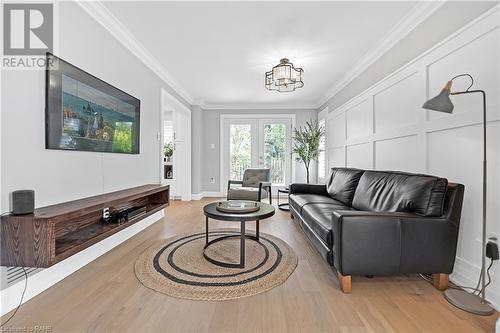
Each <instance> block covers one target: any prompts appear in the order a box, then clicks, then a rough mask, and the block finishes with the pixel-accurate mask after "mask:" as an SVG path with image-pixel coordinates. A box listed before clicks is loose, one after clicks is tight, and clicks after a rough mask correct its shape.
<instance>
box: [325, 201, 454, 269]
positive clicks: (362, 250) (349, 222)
mask: <svg viewBox="0 0 500 333" xmlns="http://www.w3.org/2000/svg"><path fill="white" fill-rule="evenodd" d="M332 229H333V236H334V242H333V244H334V245H333V253H334V265H335V267H336V268H337V269H338V270H339V272H340V273H341V274H343V275H352V274H373V275H382V274H398V273H400V274H406V273H446V274H448V273H451V271H452V270H453V264H454V261H455V253H456V245H457V237H458V227H457V226H456V225H455V224H454V223H453V222H452V221H450V220H448V219H446V218H441V217H439V218H435V217H422V216H419V215H416V214H411V213H403V212H396V213H391V212H369V211H334V212H333V216H332Z"/></svg>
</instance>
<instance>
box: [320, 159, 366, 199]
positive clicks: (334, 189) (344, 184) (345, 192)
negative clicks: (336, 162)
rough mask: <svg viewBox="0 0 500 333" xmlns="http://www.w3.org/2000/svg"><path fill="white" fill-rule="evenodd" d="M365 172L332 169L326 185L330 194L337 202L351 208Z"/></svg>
mask: <svg viewBox="0 0 500 333" xmlns="http://www.w3.org/2000/svg"><path fill="white" fill-rule="evenodd" d="M364 172H365V171H364V170H359V169H350V168H332V172H331V173H330V177H329V178H328V182H327V184H326V190H327V192H328V194H329V195H330V196H331V197H332V198H333V199H335V200H338V201H340V202H342V203H343V204H346V205H348V206H350V205H351V204H352V199H353V198H354V193H355V192H356V187H358V182H359V179H360V178H361V176H362V175H363V173H364Z"/></svg>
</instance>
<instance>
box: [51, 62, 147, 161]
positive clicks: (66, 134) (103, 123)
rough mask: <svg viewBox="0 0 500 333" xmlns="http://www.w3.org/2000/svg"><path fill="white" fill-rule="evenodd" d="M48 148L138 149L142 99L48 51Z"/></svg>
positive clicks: (131, 150)
mask: <svg viewBox="0 0 500 333" xmlns="http://www.w3.org/2000/svg"><path fill="white" fill-rule="evenodd" d="M45 109H46V110H45V126H46V128H45V146H46V148H47V149H63V150H83V151H95V152H106V153H123V154H138V153H139V138H140V136H139V129H140V100H138V99H137V98H135V97H133V96H131V95H129V94H127V93H125V92H123V91H122V90H120V89H118V88H115V87H113V86H112V85H110V84H108V83H106V82H104V81H102V80H100V79H98V78H97V77H95V76H93V75H91V74H89V73H87V72H85V71H83V70H81V69H79V68H78V67H76V66H73V65H71V64H70V63H68V62H66V61H64V60H62V59H60V58H58V57H56V56H54V55H53V54H50V53H47V71H46V105H45Z"/></svg>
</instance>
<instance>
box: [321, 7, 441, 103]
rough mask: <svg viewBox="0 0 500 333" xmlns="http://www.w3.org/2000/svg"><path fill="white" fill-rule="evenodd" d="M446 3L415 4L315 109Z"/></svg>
mask: <svg viewBox="0 0 500 333" xmlns="http://www.w3.org/2000/svg"><path fill="white" fill-rule="evenodd" d="M445 3H446V0H444V1H439V0H437V1H422V2H419V3H417V4H416V5H415V6H414V7H413V8H412V9H411V11H410V12H409V13H408V14H407V15H405V16H404V17H403V18H402V19H401V20H399V22H398V23H397V24H396V25H395V26H394V27H393V28H392V29H391V30H390V31H389V32H388V33H387V34H386V35H385V36H384V37H383V38H382V39H381V40H380V41H379V42H378V43H377V45H376V46H375V47H373V48H372V49H370V50H369V51H368V52H367V53H365V55H364V56H362V57H361V59H359V60H358V62H356V64H355V65H354V66H353V68H352V69H351V70H350V71H349V72H347V73H346V74H345V75H344V76H343V77H342V78H341V79H340V80H339V81H338V82H337V84H336V85H335V86H334V87H333V88H332V89H331V90H330V91H329V92H328V93H327V94H326V95H325V96H324V97H323V98H322V99H321V100H320V103H319V104H318V106H317V108H321V107H322V106H324V105H325V103H327V102H328V101H329V100H330V99H331V98H332V97H333V96H335V94H337V93H338V92H339V91H340V90H342V89H343V88H344V87H345V86H347V85H348V84H349V83H350V82H351V81H352V80H354V79H355V78H356V77H358V76H359V75H360V74H361V73H363V72H364V71H365V70H366V69H367V68H368V67H370V66H371V65H373V63H375V61H377V60H378V59H379V58H380V57H382V56H383V55H384V54H385V53H387V52H388V51H389V50H390V49H391V48H392V47H393V46H394V45H396V44H397V43H398V42H399V41H401V40H402V39H403V38H404V37H406V36H407V35H408V34H409V33H410V32H411V31H413V30H414V29H415V28H416V27H417V26H419V25H420V24H421V23H422V22H424V21H425V20H426V19H427V18H428V17H430V16H431V15H432V14H433V13H434V12H436V11H437V10H438V9H439V8H441V7H442V6H443V5H444V4H445Z"/></svg>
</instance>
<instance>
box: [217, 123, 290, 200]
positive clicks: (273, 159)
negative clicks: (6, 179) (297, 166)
mask: <svg viewBox="0 0 500 333" xmlns="http://www.w3.org/2000/svg"><path fill="white" fill-rule="evenodd" d="M294 121H295V117H294V115H245V116H239V115H238V116H235V115H222V116H221V129H222V131H221V147H222V163H223V165H222V167H221V180H222V184H221V192H222V193H223V194H225V193H226V192H227V182H228V180H229V179H232V180H241V179H242V178H243V172H244V171H245V170H246V169H248V168H269V169H270V170H271V183H272V186H273V190H275V189H276V188H282V187H286V186H288V184H290V182H291V181H292V180H293V179H292V174H293V173H292V153H291V149H292V147H291V141H292V140H291V135H292V126H293V125H294Z"/></svg>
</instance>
